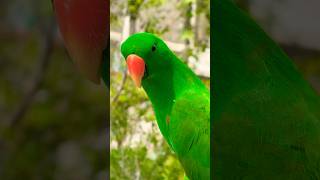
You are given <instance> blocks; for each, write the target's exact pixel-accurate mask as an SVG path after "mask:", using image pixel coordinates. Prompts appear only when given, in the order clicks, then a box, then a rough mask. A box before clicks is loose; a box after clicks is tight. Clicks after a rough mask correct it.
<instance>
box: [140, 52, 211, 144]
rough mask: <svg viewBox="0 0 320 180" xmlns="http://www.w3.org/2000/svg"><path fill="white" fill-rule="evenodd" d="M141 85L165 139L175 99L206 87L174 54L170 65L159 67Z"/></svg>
mask: <svg viewBox="0 0 320 180" xmlns="http://www.w3.org/2000/svg"><path fill="white" fill-rule="evenodd" d="M142 86H143V88H144V90H145V91H146V93H147V95H148V97H149V99H150V100H151V102H152V106H153V109H154V111H155V115H156V119H157V123H158V126H159V128H160V131H161V133H162V134H163V136H164V137H165V138H166V140H167V141H168V123H169V122H168V121H170V115H171V109H172V106H173V104H174V103H175V101H176V99H177V98H179V96H180V95H181V94H183V93H184V92H185V91H187V90H188V91H192V90H198V89H203V88H205V89H206V87H205V86H204V84H203V83H202V81H201V80H200V79H199V78H198V77H197V76H196V75H195V74H194V73H193V72H192V71H191V69H189V67H187V65H185V64H184V63H183V62H182V61H181V60H179V59H178V58H177V57H176V56H175V55H174V54H172V57H171V58H170V65H169V66H168V67H165V68H159V69H158V70H157V72H156V73H153V74H152V75H150V77H147V79H145V80H144V81H143V82H142ZM168 142H169V141H168ZM169 144H170V142H169Z"/></svg>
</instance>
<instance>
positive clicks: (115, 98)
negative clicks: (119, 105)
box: [111, 70, 128, 104]
mask: <svg viewBox="0 0 320 180" xmlns="http://www.w3.org/2000/svg"><path fill="white" fill-rule="evenodd" d="M127 77H128V74H127V70H124V71H123V76H122V82H121V84H120V87H119V89H118V91H117V94H116V95H115V96H114V98H113V99H112V101H111V104H114V103H116V102H117V100H118V98H119V96H120V94H121V92H122V90H123V88H124V85H125V83H126V81H127Z"/></svg>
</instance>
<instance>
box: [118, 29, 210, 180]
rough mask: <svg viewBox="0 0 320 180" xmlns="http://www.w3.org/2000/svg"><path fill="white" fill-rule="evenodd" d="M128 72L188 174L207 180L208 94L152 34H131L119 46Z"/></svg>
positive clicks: (194, 178) (200, 83)
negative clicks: (151, 107)
mask: <svg viewBox="0 0 320 180" xmlns="http://www.w3.org/2000/svg"><path fill="white" fill-rule="evenodd" d="M121 53H122V55H123V57H124V58H125V59H126V63H127V66H128V70H129V74H130V76H131V77H132V79H133V81H134V82H135V84H136V85H137V86H138V87H140V86H141V85H142V87H143V89H144V90H145V91H146V93H147V95H148V97H149V99H150V100H151V102H152V106H153V109H154V112H155V116H156V119H157V123H158V126H159V128H160V131H161V133H162V135H163V136H164V138H165V140H166V141H167V143H168V144H169V146H170V147H171V149H172V150H173V151H174V152H175V154H176V155H177V157H178V159H179V161H180V162H181V164H182V166H183V168H184V170H185V173H186V176H187V177H188V178H189V179H192V180H207V179H210V93H209V90H208V89H207V88H206V86H205V85H204V84H203V83H202V81H201V80H200V79H199V78H198V77H197V76H196V75H195V74H194V72H192V70H191V69H190V68H189V67H187V65H185V64H184V63H183V62H182V61H181V60H180V59H179V58H178V57H177V56H176V55H175V54H174V53H173V52H172V51H171V50H170V49H169V48H168V47H167V45H166V44H165V43H164V41H163V40H161V39H160V38H158V37H156V36H155V35H153V34H150V33H138V34H134V35H132V36H130V37H129V38H128V39H127V40H126V41H125V42H123V44H122V45H121Z"/></svg>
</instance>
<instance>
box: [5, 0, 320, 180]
mask: <svg viewBox="0 0 320 180" xmlns="http://www.w3.org/2000/svg"><path fill="white" fill-rule="evenodd" d="M236 2H237V3H238V4H239V5H240V6H241V8H242V9H244V10H246V11H248V12H249V13H250V14H251V16H252V17H253V18H254V19H256V20H257V22H258V24H260V25H261V26H262V27H263V29H265V31H267V33H268V34H270V35H271V36H272V38H273V39H274V40H275V41H276V42H278V43H279V45H280V46H281V47H282V48H283V49H284V50H285V51H286V52H287V54H288V55H289V56H290V57H292V59H293V61H294V62H295V64H296V65H297V67H298V68H299V69H300V71H301V72H302V73H303V75H304V76H305V78H306V79H307V80H308V81H309V82H310V83H311V84H312V86H313V87H314V88H315V89H316V90H317V91H318V92H320V47H319V46H320V43H319V42H320V23H319V19H320V11H318V9H317V8H318V7H320V1H318V0H308V1H301V0H281V1H277V0H236ZM110 3H111V31H112V32H111V47H112V49H111V65H112V69H111V75H112V76H111V85H112V86H111V87H112V89H111V98H110V101H111V106H110V108H111V110H112V113H111V126H112V127H111V140H112V141H111V161H110V163H111V168H110V171H111V177H112V179H177V178H181V177H182V174H183V172H182V169H181V167H180V165H179V163H178V162H177V160H176V158H175V156H174V155H172V152H171V151H170V150H169V148H168V146H167V144H166V143H165V142H164V141H163V138H162V137H161V135H160V133H159V130H158V127H157V125H156V123H155V119H154V115H153V112H152V109H151V108H150V102H149V101H148V100H147V98H146V96H145V94H144V92H143V91H142V90H139V89H136V88H134V86H133V84H132V81H131V80H130V79H129V78H128V77H126V75H125V71H126V69H125V65H124V64H123V59H122V57H121V56H120V53H119V46H120V42H121V41H122V40H123V39H124V38H125V37H126V36H127V35H129V34H130V33H133V32H137V31H150V32H153V33H156V34H158V35H159V36H161V37H163V39H164V40H166V41H167V42H170V46H171V47H172V48H173V49H174V50H175V52H176V53H177V54H178V55H179V56H181V57H183V58H184V59H185V60H186V61H188V62H186V63H188V64H189V65H190V66H191V67H192V68H194V69H195V71H196V72H197V74H199V76H200V77H201V78H202V79H203V80H204V81H205V82H206V83H207V84H209V82H208V80H207V79H208V77H207V75H208V74H209V73H208V72H207V69H208V68H207V67H206V66H207V64H208V62H207V60H208V59H206V56H207V53H206V49H207V48H209V47H210V45H209V44H208V32H209V28H210V26H209V23H208V22H207V18H208V16H209V12H208V7H209V6H208V1H207V0H180V1H178V0H173V1H169V0H137V1H127V0H111V2H110ZM197 3H199V4H198V5H196V4H197ZM195 7H201V8H195ZM195 12H196V13H195ZM197 18H199V19H200V20H196V19H197ZM125 26H126V27H128V26H129V27H130V26H131V28H124V27H125ZM133 27H134V28H133ZM209 75H210V74H209ZM124 77H126V78H124ZM108 94H109V92H108V91H107V90H106V88H105V87H104V86H103V85H101V86H97V85H94V84H93V83H91V82H90V81H88V80H87V79H86V78H85V77H84V76H83V75H81V74H80V73H79V72H78V71H77V70H76V69H75V67H74V66H73V63H72V61H71V60H70V58H69V57H68V55H67V53H66V50H65V48H64V46H63V42H62V40H61V37H60V35H59V32H58V29H57V25H56V24H55V21H54V17H53V11H52V7H51V1H50V0H1V1H0V179H1V180H7V179H10V180H11V179H12V180H16V179H19V180H20V179H48V180H50V179H56V180H61V179H63V180H84V179H85V180H86V179H88V180H89V179H90V180H91V179H103V180H104V179H106V177H107V174H108V173H109V172H108V164H109V159H108V156H107V153H106V152H107V145H106V142H107V141H106V140H107V138H108V137H107V134H108V133H107V119H108V117H109V115H108V114H107V109H108V108H109V103H108V102H109V95H108Z"/></svg>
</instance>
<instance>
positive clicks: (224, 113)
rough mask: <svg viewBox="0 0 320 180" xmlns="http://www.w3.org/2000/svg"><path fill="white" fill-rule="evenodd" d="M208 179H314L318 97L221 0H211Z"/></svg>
mask: <svg viewBox="0 0 320 180" xmlns="http://www.w3.org/2000/svg"><path fill="white" fill-rule="evenodd" d="M211 5H212V7H213V11H212V12H213V15H212V16H213V18H212V19H213V22H212V23H211V30H212V45H213V47H212V48H213V50H212V51H213V54H212V56H213V57H212V77H213V79H212V80H213V81H212V84H213V99H214V101H213V105H212V106H213V107H212V111H213V112H212V114H213V117H212V118H213V121H212V127H213V132H214V133H213V159H214V162H213V163H212V164H213V178H214V179H320V111H319V109H320V98H319V96H318V95H317V94H316V93H315V91H314V90H313V89H312V88H311V87H310V85H309V84H308V83H307V82H306V81H305V80H304V79H303V77H302V75H301V74H300V73H299V72H298V71H297V69H296V67H295V66H294V65H293V63H292V61H291V60H290V59H289V58H288V57H287V56H286V55H285V53H284V52H283V51H282V50H281V49H280V48H279V47H278V46H277V45H276V44H275V43H274V42H273V41H272V40H271V39H270V38H269V37H268V36H267V35H266V33H265V32H264V31H263V30H262V29H261V28H259V27H258V25H257V24H256V23H255V22H254V21H253V20H251V18H249V16H248V15H247V14H245V13H244V12H242V11H241V10H240V9H239V8H237V7H236V6H235V5H234V4H233V3H232V2H231V1H229V0H213V1H212V4H211Z"/></svg>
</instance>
